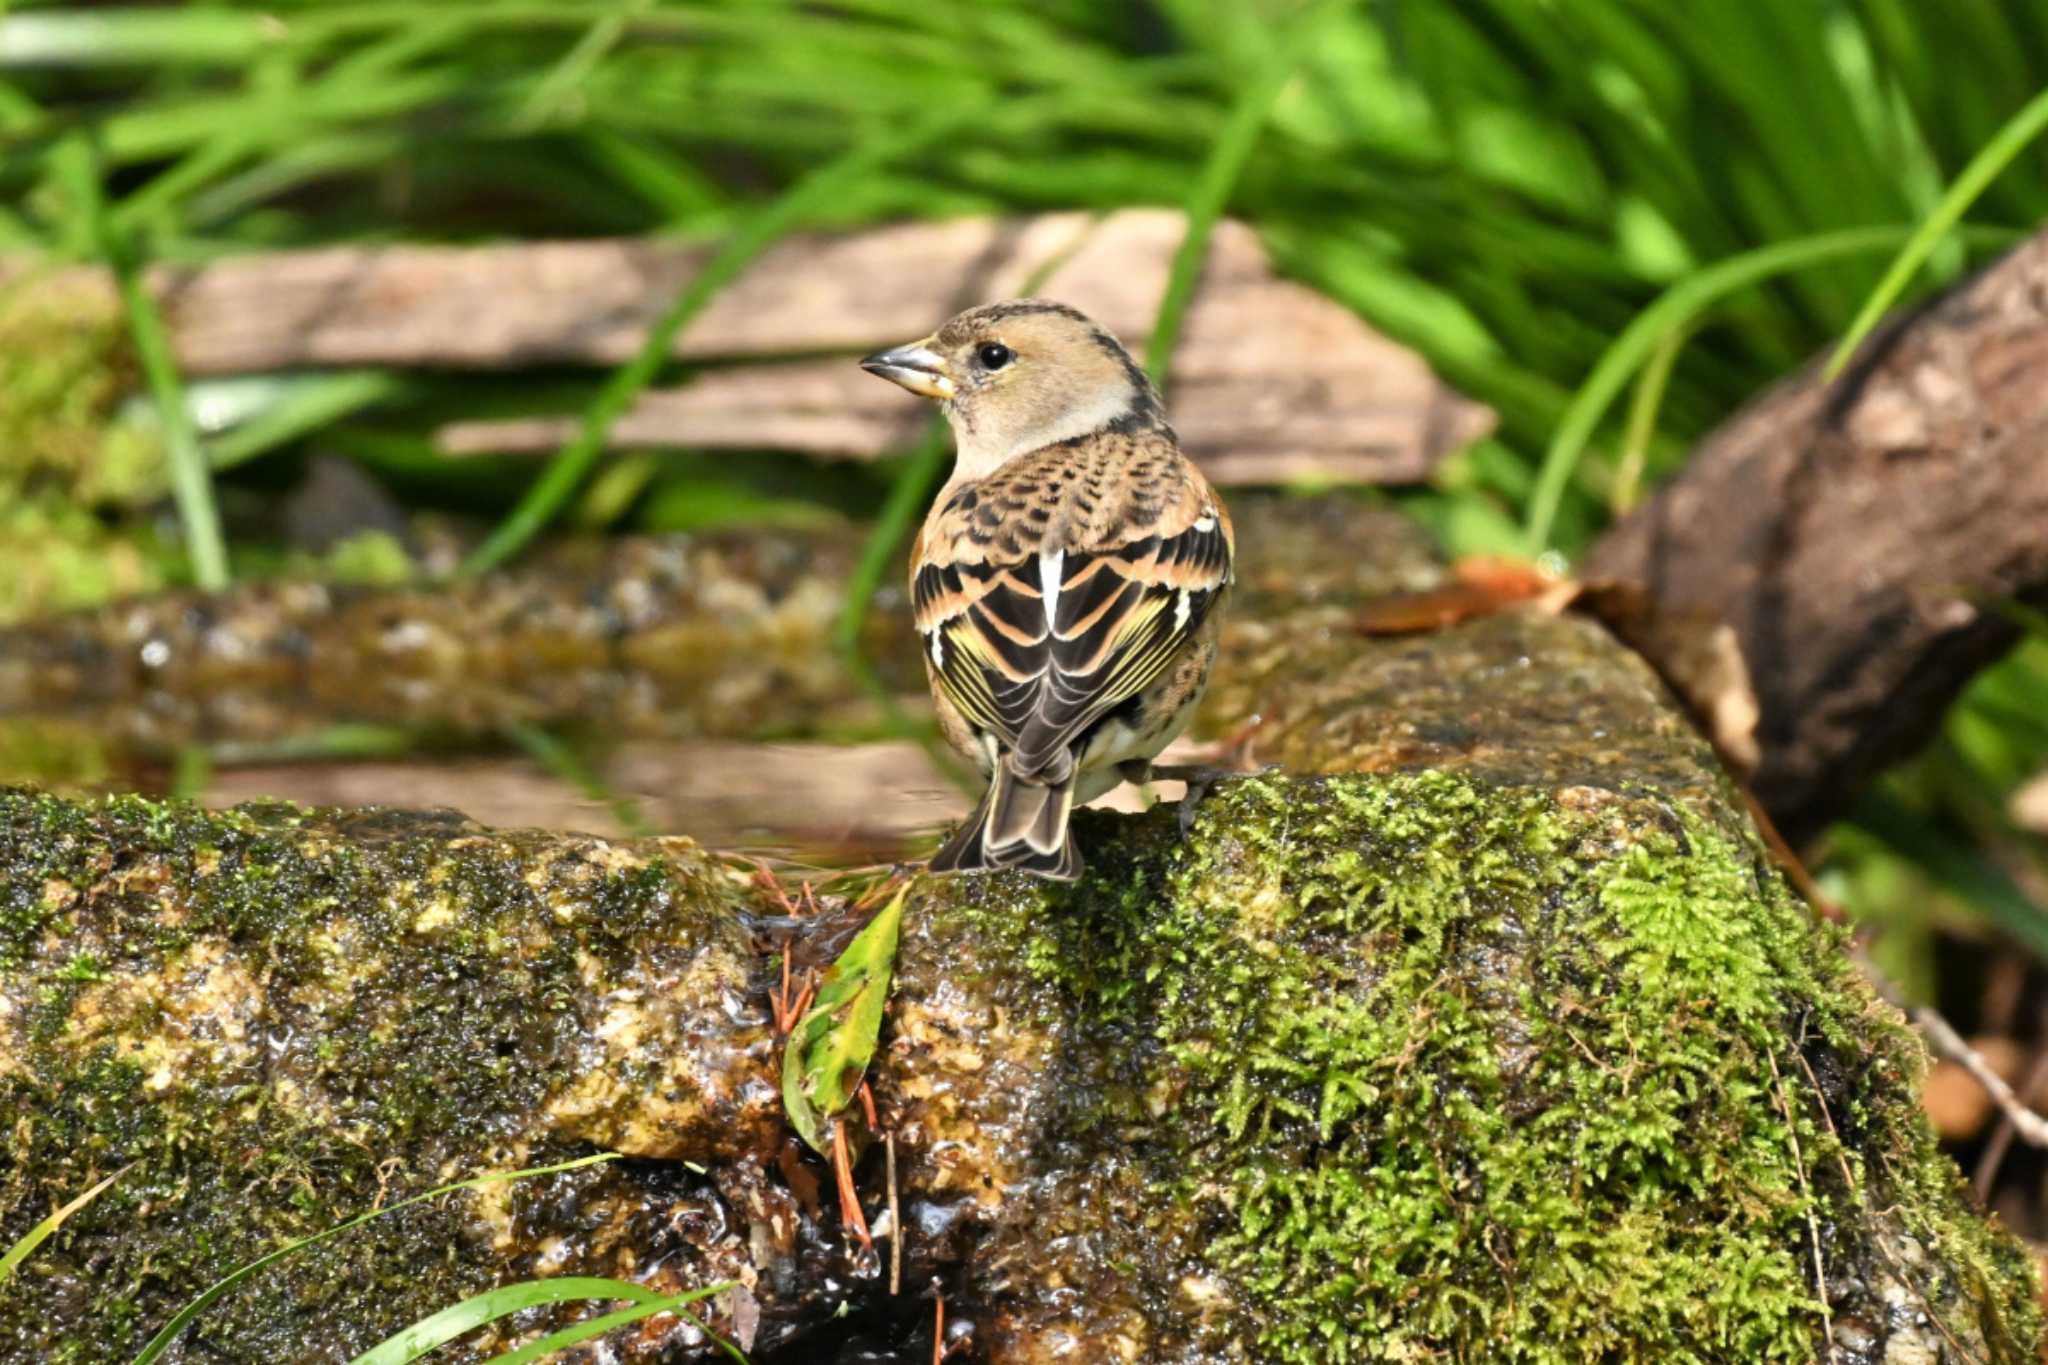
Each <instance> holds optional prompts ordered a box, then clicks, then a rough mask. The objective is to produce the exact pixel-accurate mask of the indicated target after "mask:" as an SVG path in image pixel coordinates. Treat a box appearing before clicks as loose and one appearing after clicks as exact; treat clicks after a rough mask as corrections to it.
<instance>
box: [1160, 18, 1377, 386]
mask: <svg viewBox="0 0 2048 1365" xmlns="http://www.w3.org/2000/svg"><path fill="white" fill-rule="evenodd" d="M1342 7H1343V6H1342V0H1326V3H1323V4H1320V5H1317V6H1316V7H1315V8H1314V9H1312V10H1310V11H1309V12H1308V13H1307V14H1305V15H1303V16H1302V17H1301V18H1300V19H1297V20H1296V21H1295V23H1294V26H1293V28H1292V29H1290V30H1289V31H1288V33H1287V35H1286V39H1285V41H1283V42H1281V43H1279V44H1277V45H1276V46H1275V48H1274V49H1273V51H1272V53H1271V54H1270V55H1269V56H1268V58H1267V59H1266V61H1265V62H1264V64H1263V65H1262V67H1261V69H1260V71H1259V73H1258V74H1257V75H1256V76H1255V77H1253V79H1252V82H1251V84H1250V85H1248V86H1246V87H1245V89H1244V93H1243V94H1242V95H1240V96H1239V97H1238V100H1237V104H1236V105H1235V106H1234V107H1233V108H1232V109H1231V111H1230V118H1229V120H1228V121H1227V122H1225V123H1224V125H1223V131H1222V132H1221V133H1219V134H1218V135H1217V138H1216V142H1215V145H1214V146H1213V147H1212V148H1211V149H1210V152H1209V158H1208V160H1207V161H1205V162H1204V163H1203V165H1202V172H1201V174H1200V175H1199V176H1197V177H1196V179H1195V184H1194V188H1193V189H1192V190H1190V191H1189V192H1188V196H1187V198H1186V200H1185V201H1183V203H1182V206H1181V207H1182V211H1183V212H1184V213H1186V215H1187V220H1188V224H1187V231H1186V232H1185V233H1184V234H1183V235H1182V237H1181V240H1180V247H1179V249H1178V250H1176V251H1175V252H1174V254H1173V266H1172V268H1171V270H1170V271H1169V272H1168V274H1167V277H1166V293H1165V296H1164V297H1162V298H1161V299H1160V301H1159V313H1158V316H1157V317H1156V318H1155V319H1154V320H1153V323H1152V338H1151V340H1150V341H1149V342H1147V343H1146V346H1145V368H1146V369H1147V370H1148V371H1150V373H1151V375H1152V382H1153V383H1154V384H1156V385H1158V386H1159V388H1160V390H1161V391H1162V392H1163V391H1164V390H1165V388H1166V381H1167V374H1168V371H1169V370H1170V369H1171V368H1172V364H1173V348H1174V345H1175V343H1176V342H1178V341H1179V339H1180V328H1181V323H1182V321H1183V320H1184V319H1185V318H1186V316H1187V310H1188V302H1189V300H1190V299H1192V298H1193V297H1194V293H1195V283H1196V281H1197V280H1198V278H1199V277H1200V276H1201V273H1202V263H1203V262H1204V261H1205V260H1207V259H1208V256H1209V237H1210V235H1211V234H1212V233H1213V232H1214V231H1215V230H1216V222H1217V220H1218V219H1219V218H1221V217H1222V216H1223V210H1224V208H1225V206H1226V205H1228V204H1229V202H1230V195H1231V192H1232V191H1233V190H1235V189H1236V188H1237V181H1238V177H1239V176H1241V175H1243V174H1244V168H1245V163H1246V162H1247V161H1249V160H1250V159H1251V154H1252V148H1253V147H1255V146H1256V145H1258V140H1259V134H1260V132H1261V131H1262V130H1263V129H1264V128H1265V126H1266V119H1267V116H1268V115H1270V114H1271V113H1272V111H1273V102H1274V101H1275V100H1276V99H1278V98H1279V97H1280V92H1281V90H1283V89H1285V88H1286V86H1287V83H1288V81H1290V80H1292V79H1293V77H1294V73H1295V69H1296V68H1297V67H1298V66H1299V65H1300V64H1301V60H1302V58H1303V57H1304V56H1305V55H1306V54H1307V51H1308V45H1309V40H1310V39H1311V38H1312V37H1314V36H1315V34H1316V33H1318V32H1319V31H1320V30H1321V28H1322V23H1323V20H1324V19H1325V18H1327V17H1328V16H1329V15H1330V14H1332V13H1334V12H1336V11H1337V10H1339V9H1340V8H1342Z"/></svg>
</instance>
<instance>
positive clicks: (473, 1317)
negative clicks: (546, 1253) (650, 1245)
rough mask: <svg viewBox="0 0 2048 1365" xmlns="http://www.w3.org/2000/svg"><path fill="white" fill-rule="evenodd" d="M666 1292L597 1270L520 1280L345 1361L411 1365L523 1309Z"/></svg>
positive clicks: (638, 1299)
mask: <svg viewBox="0 0 2048 1365" xmlns="http://www.w3.org/2000/svg"><path fill="white" fill-rule="evenodd" d="M667 1298H668V1296H667V1295H663V1294H657V1293H655V1292H654V1291H653V1290H652V1289H649V1288H647V1286H645V1285H639V1284H633V1283H632V1282H630V1281H627V1280H609V1279H605V1278H602V1277H601V1276H590V1275H562V1276H559V1277H557V1278H555V1279H551V1280H525V1281H522V1282H521V1283H519V1284H508V1285H501V1286H499V1287H498V1288H496V1289H493V1290H489V1291H487V1292H485V1293H482V1294H478V1295H476V1296H475V1297H473V1298H467V1299H464V1300H463V1301H462V1302H461V1303H452V1304H450V1305H448V1306H447V1307H446V1308H443V1309H442V1310H441V1311H440V1312H438V1313H435V1314H433V1315H432V1316H430V1317H424V1318H421V1319H420V1320H419V1321H418V1322H416V1323H414V1324H412V1325H411V1326H410V1327H405V1328H401V1329H400V1330H398V1331H396V1332H394V1333H392V1334H391V1335H390V1336H388V1337H386V1338H385V1339H384V1340H382V1341H380V1342H378V1343H377V1344H376V1345H375V1346H372V1347H371V1348H370V1349H369V1350H367V1351H365V1352H363V1353H362V1354H361V1355H359V1356H357V1357H356V1358H355V1359H354V1360H352V1361H350V1362H349V1365H412V1362H413V1361H415V1360H418V1359H419V1358H420V1357H421V1356H423V1355H426V1354H428V1353H429V1352H431V1351H433V1350H435V1349H436V1348H438V1347H441V1346H445V1345H447V1344H448V1343H449V1342H451V1341H453V1340H455V1339H456V1338H457V1337H459V1336H462V1335H464V1334H466V1333H468V1332H472V1331H474V1330H475V1329H477V1328H479V1327H482V1326H483V1325H484V1324H485V1323H489V1322H496V1321H497V1320H498V1319H499V1318H502V1317H508V1316H510V1315H511V1314H513V1313H517V1312H519V1311H521V1310H522V1309H527V1308H532V1307H534V1306H536V1305H538V1304H544V1303H571V1302H574V1301H576V1300H578V1299H599V1300H605V1299H626V1300H628V1301H630V1302H632V1303H635V1304H643V1305H644V1304H650V1303H663V1302H666V1301H667Z"/></svg>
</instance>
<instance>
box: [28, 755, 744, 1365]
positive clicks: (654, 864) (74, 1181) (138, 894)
mask: <svg viewBox="0 0 2048 1365" xmlns="http://www.w3.org/2000/svg"><path fill="white" fill-rule="evenodd" d="M472 832H473V831H471V830H469V829H467V828H466V827H464V826H462V825H460V824H458V823H454V822H451V821H450V820H449V819H448V818H447V817H445V816H433V815H411V814H404V813H397V812H365V813H359V814H356V815H354V816H352V817H349V822H348V825H347V827H346V829H343V828H338V827H337V825H336V824H335V823H334V822H333V821H332V820H329V819H324V818H320V817H313V816H309V815H308V814H307V813H306V812H302V811H299V810H297V809H295V808H292V807H289V806H283V805H274V806H266V807H260V808H243V809H241V810H237V811H229V812H209V811H202V810H199V809H197V808H194V807H191V806H188V805H185V804H182V803H174V802H157V801H150V800H145V799H142V798H136V797H114V798H108V799H106V800H104V801H99V802H94V803H89V804H86V803H77V802H70V801H64V800H60V799H57V798H55V797H51V796H47V795H42V794H38V793H33V792H21V791H16V792H4V791H0V968H4V969H5V970H7V971H9V972H10V973H12V974H13V980H12V981H11V982H10V985H11V986H14V987H15V988H17V989H20V990H22V991H24V992H26V991H33V992H35V994H34V996H33V997H32V998H33V999H34V1000H35V1001H36V1004H35V1007H34V1008H33V1010H31V1011H30V1017H28V1018H26V1019H25V1020H23V1021H22V1026H21V1027H18V1028H17V1029H16V1030H14V1031H12V1032H11V1033H10V1034H9V1042H10V1044H11V1045H12V1046H13V1047H14V1048H15V1049H18V1051H15V1052H12V1053H10V1054H9V1055H8V1056H6V1057H5V1058H4V1059H0V1060H5V1061H7V1062H10V1063H14V1064H13V1065H4V1066H0V1112H5V1113H7V1114H10V1115H15V1116H19V1118H20V1121H19V1122H11V1123H10V1124H9V1125H8V1126H7V1128H6V1130H5V1131H4V1132H0V1245H4V1244H5V1243H6V1242H7V1241H8V1240H11V1238H12V1237H13V1236H17V1235H19V1234H20V1232H21V1231H22V1230H23V1229H24V1228H25V1227H26V1226H27V1225H28V1224H29V1223H31V1222H33V1221H34V1219H35V1218H37V1217H40V1216H41V1214H42V1213H44V1212H47V1210H48V1207H49V1206H50V1202H51V1200H52V1199H53V1198H54V1197H57V1196H60V1195H63V1194H65V1193H67V1192H68V1193H76V1192H77V1191H78V1190H80V1189H83V1188H86V1187H87V1186H88V1185H89V1184H91V1183H92V1182H93V1181H94V1180H96V1179H97V1178H99V1177H100V1176H102V1175H105V1174H106V1173H108V1172H109V1171H111V1170H114V1169H117V1168H122V1167H127V1168H129V1171H130V1174H128V1175H126V1176H124V1177H123V1179H122V1180H121V1181H120V1182H118V1183H117V1184H116V1185H115V1186H114V1187H113V1188H112V1189H110V1190H109V1191H108V1193H107V1194H106V1195H104V1196H103V1197H102V1198H101V1199H100V1200H99V1201H97V1202H96V1203H95V1204H94V1205H93V1206H92V1207H91V1208H89V1209H88V1210H86V1211H84V1212H82V1213H81V1214H80V1215H78V1217H77V1218H75V1219H74V1220H73V1221H72V1222H71V1223H70V1224H67V1226H66V1228H65V1230H64V1234H63V1236H62V1237H61V1238H60V1239H57V1240H56V1241H54V1242H53V1243H52V1244H51V1245H50V1246H49V1247H48V1248H46V1249H44V1250H42V1251H39V1252H38V1254H37V1256H36V1257H35V1258H34V1259H33V1260H32V1261H31V1262H30V1263H29V1264H28V1265H27V1266H26V1267H25V1268H24V1271H23V1280H22V1281H21V1282H20V1285H19V1286H18V1287H19V1289H20V1291H21V1292H20V1293H19V1294H16V1295H11V1296H10V1298H9V1300H8V1302H7V1303H6V1304H0V1359H4V1360H9V1361H12V1360H31V1359H32V1360H45V1359H65V1358H67V1353H70V1355H71V1356H73V1357H75V1358H78V1359H81V1360H84V1359H94V1360H96V1359H103V1358H107V1357H108V1356H109V1355H110V1354H111V1355H113V1356H117V1357H119V1358H126V1357H127V1356H129V1355H132V1354H133V1353H134V1351H135V1350H136V1349H137V1348H139V1346H140V1345H141V1342H142V1340H144V1339H146V1337H147V1336H148V1334H149V1333H150V1332H151V1331H154V1330H155V1328H156V1326H157V1325H159V1324H160V1323H161V1322H162V1321H163V1320H164V1318H165V1317H167V1316H168V1314H169V1313H170V1312H171V1311H172V1310H174V1309H175V1307H176V1306H177V1305H178V1304H179V1303H181V1302H182V1301H183V1300H184V1299H186V1298H189V1297H190V1296H191V1295H192V1294H194V1293H196V1292H197V1291H198V1290H199V1289H201V1288H203V1287H204V1286H205V1285H206V1284H208V1283H210V1282H211V1281H212V1280H214V1279H215V1278H218V1277H219V1276H220V1275H222V1274H224V1273H226V1272H227V1271H229V1270H231V1269H233V1268H234V1267H235V1266H237V1265H240V1264H242V1263H243V1262H245V1261H247V1260H249V1259H251V1258H253V1257H255V1256H257V1255H260V1254H262V1253H263V1252H265V1251H267V1250H270V1249H272V1248H273V1247H275V1246H276V1245H278V1244H279V1243H280V1242H281V1241H283V1240H286V1239H289V1238H293V1237H299V1236H304V1235H306V1234H308V1233H311V1232H315V1231H318V1230H320V1229H322V1228H325V1227H328V1226H332V1225H333V1224H335V1223H338V1222H340V1221H343V1220H344V1219H346V1218H348V1217H350V1216H353V1215H354V1214H357V1213H360V1212H363V1211H364V1210H366V1209H369V1208H372V1207H374V1206H376V1204H377V1203H378V1202H380V1201H383V1200H387V1199H388V1198H389V1197H390V1196H391V1195H393V1194H395V1193H402V1192H412V1191H417V1190H419V1189H421V1188H424V1187H426V1186H428V1185H431V1184H434V1183H438V1181H439V1180H441V1179H445V1178H449V1177H451V1176H454V1175H460V1174H463V1173H467V1172H470V1171H475V1170H479V1169H488V1168H490V1167H491V1166H493V1165H500V1166H503V1165H512V1164H519V1162H520V1161H521V1160H524V1159H530V1160H531V1161H532V1162H533V1163H535V1164H538V1163H540V1162H544V1161H547V1160H550V1159H556V1158H559V1157H561V1156H564V1155H576V1154H580V1153H581V1152H582V1151H583V1150H585V1149H583V1148H582V1147H581V1146H580V1144H576V1143H572V1142H570V1141H568V1140H566V1139H562V1138H558V1137H556V1136H553V1135H552V1134H550V1133H549V1131H548V1129H547V1126H546V1124H545V1123H544V1122H542V1121H541V1120H540V1119H538V1118H537V1117H536V1115H537V1114H538V1113H539V1112H540V1111H541V1110H542V1109H543V1107H544V1105H545V1103H546V1102H547V1100H548V1098H549V1093H550V1091H549V1088H550V1087H551V1086H554V1085H558V1084H559V1083H560V1078H559V1077H558V1076H556V1075H554V1074H553V1073H551V1072H550V1071H549V1070H548V1068H547V1066H546V1065H545V1063H546V1062H547V1061H549V1060H550V1059H552V1058H555V1057H557V1056H559V1055H561V1054H562V1053H564V1051H565V1050H573V1049H572V1041H573V1040H574V1039H576V1038H579V1037H582V1036H584V1034H585V1032H586V1031H587V1027H588V1025H587V1021H585V1020H583V1019H581V1018H580V1017H579V1016H578V1014H577V1013H576V1012H577V1010H579V1009H581V1008H583V1007H584V1006H585V1005H586V1004H587V1003H588V1001H587V1000H586V999H584V998H582V992H581V991H577V992H561V991H555V992H550V991H548V990H545V989H542V985H543V984H549V985H553V986H557V987H559V986H560V985H562V984H563V983H569V984H571V985H572V986H573V985H575V984H577V983H581V985H582V986H583V987H584V988H585V989H586V990H589V991H592V992H594V993H595V994H596V995H598V996H602V995H603V994H604V993H605V991H606V990H607V989H609V987H608V986H607V985H606V983H607V982H608V981H609V980H611V977H610V975H609V974H610V973H613V972H618V971H622V970H624V968H625V965H626V964H635V963H638V962H641V961H643V960H645V959H646V958H647V957H648V955H650V954H651V953H653V952H654V951H656V948H655V945H656V944H658V943H659V944H667V943H680V944H681V945H683V946H682V947H681V948H678V949H669V950H668V951H670V952H671V953H684V954H686V953H687V952H688V951H689V948H690V945H694V944H697V943H700V942H703V941H705V940H703V939H699V938H695V937H693V936H692V931H693V930H696V931H705V932H706V933H707V934H708V932H709V930H708V926H709V925H710V924H711V923H712V920H711V918H710V917H711V915H712V914H713V909H714V907H722V905H723V901H722V900H720V899H718V898H717V897H715V896H713V895H711V894H708V892H707V888H708V887H709V886H710V884H711V883H710V882H709V880H708V878H709V874H708V872H707V870H706V868H705V866H703V865H698V864H695V863H692V862H691V861H690V858H689V856H688V855H685V854H678V856H677V858H676V859H674V860H673V861H664V860H661V859H652V860H643V859H638V858H623V857H621V858H613V857H612V856H610V855H609V853H608V851H607V848H606V846H604V845H601V844H597V843H595V842H594V841H593V842H591V843H590V844H588V845H584V846H574V845H572V846H569V847H564V846H562V845H561V844H560V843H559V842H557V841H549V840H547V839H546V838H545V836H533V837H534V838H536V839H539V840H541V841H542V842H544V843H546V845H547V847H548V849H549V852H548V854H547V855H546V856H540V855H538V854H536V853H535V851H534V850H533V849H532V848H531V847H529V846H528V845H527V844H526V843H524V842H522V839H521V836H518V835H493V836H489V837H485V836H482V835H480V834H478V835H477V836H476V837H465V836H466V835H467V834H469V833H472ZM693 898H694V899H693ZM423 920H424V922H425V923H426V924H427V926H428V927H423ZM718 922H719V923H721V924H722V923H723V919H722V918H721V919H720V920H719V921H718ZM603 1178H604V1177H601V1176H598V1175H591V1176H589V1177H587V1178H586V1179H585V1182H584V1183H582V1184H578V1183H576V1182H575V1181H573V1180H572V1181H570V1182H569V1183H566V1184H565V1183H563V1182H562V1181H559V1180H549V1181H541V1182H536V1183H534V1184H532V1185H531V1186H522V1187H520V1188H519V1189H518V1190H516V1191H514V1192H510V1193H508V1194H507V1195H506V1196H505V1198H506V1199H507V1201H508V1203H507V1210H508V1214H507V1216H509V1217H511V1218H513V1219H514V1220H517V1219H520V1218H522V1217H525V1216H526V1215H525V1214H524V1212H523V1211H524V1210H528V1209H531V1208H533V1207H536V1206H538V1205H540V1204H541V1203H542V1202H543V1201H547V1200H550V1199H556V1200H560V1199H567V1200H568V1201H569V1202H568V1204H567V1205H566V1206H567V1207H574V1206H575V1197H576V1191H578V1190H581V1189H585V1188H594V1186H595V1182H598V1181H600V1180H602V1179H603ZM480 1237H482V1238H484V1240H485V1242H488V1237H489V1229H488V1228H480V1227H479V1225H478V1223H477V1222H476V1219H475V1215H474V1213H473V1210H472V1209H471V1207H470V1206H469V1205H467V1204H466V1203H465V1202H464V1201H462V1200H460V1199H451V1200H444V1201H437V1202H436V1203H435V1204H432V1205H427V1206H422V1207H420V1208H417V1209H412V1210H408V1211H406V1212H405V1213H403V1214H401V1215H398V1216H396V1217H394V1218H391V1219H387V1220H382V1221H380V1222H377V1223H375V1224H372V1225H369V1226H367V1227H365V1228H363V1229H359V1230H357V1231H355V1232H352V1233H351V1234H350V1235H349V1236H348V1237H347V1238H344V1239H337V1240H336V1241H335V1242H333V1243H330V1244H326V1245H324V1246H323V1247H322V1248H320V1249H317V1250H315V1251H313V1252H310V1253H307V1254H305V1255H304V1256H301V1257H295V1258H293V1259H292V1260H291V1261H290V1262H288V1263H285V1264H283V1265H281V1266H279V1267H277V1268H276V1269H274V1270H273V1271H270V1272H267V1273H266V1275H265V1279H264V1290H263V1292H262V1293H259V1294H237V1295H234V1296H231V1297H230V1298H229V1299H227V1300H224V1301H223V1302H222V1303H221V1304H219V1305H217V1306H216V1307H215V1308H214V1309H211V1310H209V1313H208V1315H207V1324H208V1326H207V1333H208V1339H209V1340H210V1341H211V1342H213V1343H215V1346H216V1347H217V1349H219V1350H221V1351H223V1352H225V1354H224V1355H223V1356H222V1358H224V1359H225V1358H233V1359H243V1360H285V1359H301V1358H311V1357H312V1356H315V1355H317V1356H319V1357H320V1358H323V1359H324V1358H334V1359H346V1358H348V1357H349V1356H351V1355H353V1354H354V1353H355V1352H356V1351H358V1350H361V1349H363V1347H365V1346H366V1345H368V1344H369V1342H370V1341H374V1340H375V1339H376V1338H377V1337H378V1336H379V1335H381V1334H382V1333H383V1332H385V1331H389V1330H391V1329H392V1328H394V1327H396V1326H398V1325H400V1324H402V1323H404V1322H407V1321H411V1320H413V1319H415V1318H417V1317H421V1316H424V1315H425V1314H427V1313H428V1312H431V1311H433V1310H434V1309H436V1308H439V1307H442V1306H445V1305H446V1304H448V1303H450V1302H453V1301H455V1300H457V1299H460V1298H462V1297H464V1296H465V1295H466V1294H468V1293H471V1292H474V1291H475V1290H477V1289H480V1288H482V1287H484V1286H485V1285H487V1284H489V1283H492V1282H494V1281H495V1280H497V1279H499V1278H502V1277H505V1276H506V1267H505V1266H504V1264H502V1259H501V1255H500V1253H498V1252H497V1251H495V1250H494V1249H493V1247H492V1246H490V1245H485V1244H480V1243H479V1238H480ZM519 1245H520V1247H521V1248H522V1250H523V1251H524V1252H528V1253H530V1252H531V1250H532V1248H531V1246H530V1245H528V1244H527V1243H524V1242H521V1243H520V1244H519ZM67 1305H68V1307H67ZM88 1305H89V1306H90V1308H91V1310H92V1311H91V1312H90V1313H89V1314H88V1313H85V1312H84V1311H83V1310H84V1309H85V1308H86V1307H87V1306H88ZM109 1305H126V1306H127V1308H126V1310H124V1311H123V1312H121V1313H116V1314H114V1315H112V1316H108V1315H107V1313H106V1311H105V1310H106V1309H107V1307H108V1306H109Z"/></svg>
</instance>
